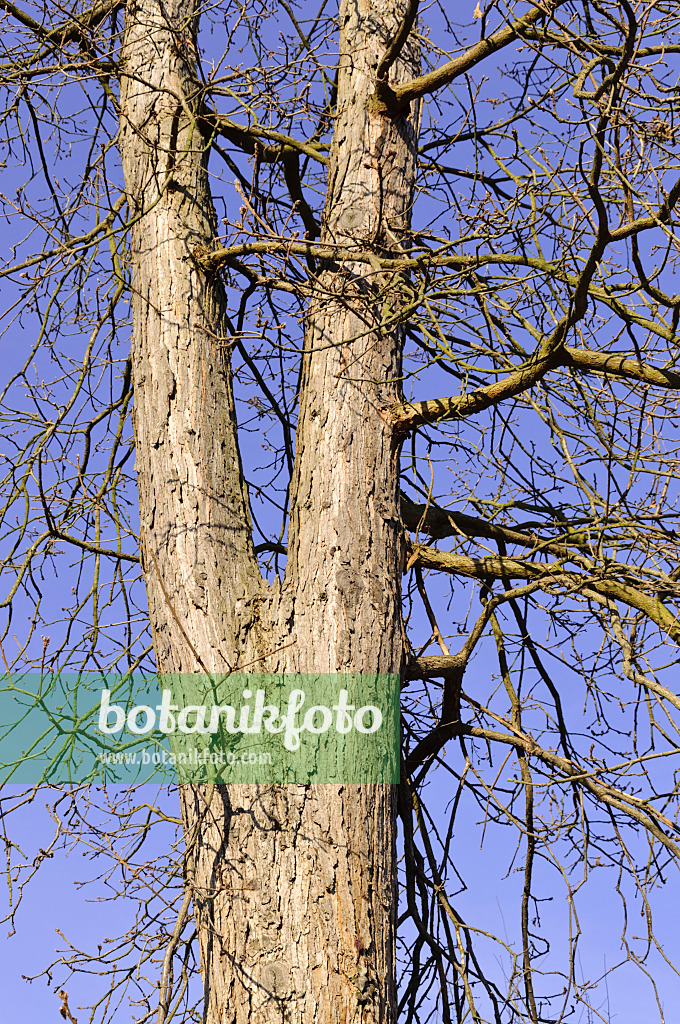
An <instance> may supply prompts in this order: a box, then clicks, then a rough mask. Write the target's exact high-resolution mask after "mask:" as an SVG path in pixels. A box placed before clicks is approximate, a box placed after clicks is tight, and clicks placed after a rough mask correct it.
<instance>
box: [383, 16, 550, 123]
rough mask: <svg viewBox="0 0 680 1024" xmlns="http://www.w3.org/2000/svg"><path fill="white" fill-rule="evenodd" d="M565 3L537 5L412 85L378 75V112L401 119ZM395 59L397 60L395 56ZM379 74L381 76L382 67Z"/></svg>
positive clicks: (413, 80)
mask: <svg viewBox="0 0 680 1024" xmlns="http://www.w3.org/2000/svg"><path fill="white" fill-rule="evenodd" d="M565 2H566V0H549V2H548V3H546V4H544V5H542V4H538V3H537V4H535V6H534V9H533V10H532V11H529V13H528V14H525V15H524V16H523V17H521V18H518V19H517V21H514V22H512V24H510V25H506V26H505V27H504V28H502V29H499V30H498V32H494V33H493V35H490V36H488V37H487V38H486V39H480V41H479V42H478V43H476V44H475V45H474V46H471V47H470V48H469V49H468V50H466V51H465V53H462V54H461V55H460V56H459V57H456V58H455V59H454V60H451V61H449V62H448V64H444V65H442V67H440V68H436V69H435V70H434V71H430V72H429V73H428V74H426V75H421V76H420V77H419V78H414V79H412V81H410V82H404V83H403V84H402V85H397V86H394V87H391V86H390V85H389V84H388V82H387V79H386V77H385V78H383V79H381V78H380V76H379V77H378V81H377V83H376V90H375V95H374V102H375V105H376V109H378V110H380V111H381V112H382V113H384V114H387V115H389V116H391V117H395V116H396V117H398V116H399V115H400V114H402V113H403V112H404V111H405V110H406V108H407V107H408V105H409V104H410V103H412V102H413V100H417V99H420V97H421V96H425V95H426V94H427V93H432V92H436V91H437V89H442V88H443V87H444V86H446V85H450V84H451V82H453V81H454V79H456V78H460V76H461V75H464V74H466V72H468V71H470V70H471V69H472V68H474V67H475V66H476V65H477V64H479V63H481V61H483V60H486V58H488V57H490V56H491V55H492V54H493V53H497V51H498V50H502V49H503V48H504V47H505V46H507V45H508V43H511V42H513V40H515V39H517V38H519V37H521V36H522V34H523V33H524V31H525V30H526V29H528V28H530V27H531V26H532V25H534V24H535V23H536V22H537V21H538V20H539V18H543V17H549V16H550V15H551V14H552V13H553V12H554V11H555V10H556V9H557V8H558V7H560V6H561V5H562V4H563V3H565ZM415 6H417V5H415ZM414 17H415V14H414ZM405 23H406V19H404V23H403V24H402V27H401V29H400V32H399V34H398V35H397V36H396V37H395V41H394V43H392V44H391V45H390V48H389V49H388V51H387V53H386V54H385V57H383V61H382V62H381V65H380V67H382V64H383V63H384V62H385V60H386V58H387V56H388V54H390V51H391V50H392V47H393V46H394V45H395V43H396V41H397V39H398V38H399V35H400V34H401V31H402V29H403V28H404V25H405ZM409 31H410V26H409ZM402 45H403V43H402ZM394 59H396V57H395V58H394ZM388 67H389V65H388ZM378 71H379V73H380V68H379V69H378Z"/></svg>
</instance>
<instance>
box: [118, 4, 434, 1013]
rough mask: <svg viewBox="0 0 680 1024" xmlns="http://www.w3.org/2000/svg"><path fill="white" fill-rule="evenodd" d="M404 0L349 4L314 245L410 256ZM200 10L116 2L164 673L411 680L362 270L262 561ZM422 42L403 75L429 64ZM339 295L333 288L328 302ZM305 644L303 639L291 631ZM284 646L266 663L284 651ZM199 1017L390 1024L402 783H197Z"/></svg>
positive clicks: (380, 395) (395, 370) (146, 490)
mask: <svg viewBox="0 0 680 1024" xmlns="http://www.w3.org/2000/svg"><path fill="white" fill-rule="evenodd" d="M402 13H403V12H402V10H401V4H400V3H398V2H396V0H379V2H374V3H362V4H355V3H351V2H345V0H343V2H342V3H341V7H340V28H341V41H340V44H341V70H340V76H339V85H338V116H337V124H336V130H335V137H334V142H333V147H332V152H331V160H330V173H329V188H328V197H327V202H326V209H325V215H324V218H323V223H322V241H330V240H335V241H342V242H347V241H351V242H360V243H361V245H362V247H363V248H364V249H365V248H366V246H369V247H376V248H379V249H380V250H381V251H384V250H385V249H386V248H395V249H396V248H398V246H399V239H400V235H401V233H402V232H403V230H404V229H405V228H406V227H408V222H409V213H410V201H411V188H412V181H413V172H414V168H415V148H416V126H415V123H414V117H413V115H412V114H411V113H409V115H408V116H407V117H401V118H398V119H396V120H391V119H389V118H387V117H384V116H383V115H381V114H380V113H378V112H377V111H376V110H375V104H374V103H373V102H372V96H373V94H374V92H375V73H376V69H377V67H378V65H379V62H380V59H381V57H382V54H383V53H384V51H385V48H386V46H387V45H388V44H389V41H390V39H391V38H392V36H393V35H394V34H395V32H396V30H397V28H398V25H399V23H400V20H401V16H402ZM193 15H194V5H193V0H170V2H168V3H165V4H164V6H163V7H162V13H161V6H160V4H159V2H158V0H136V2H135V3H133V4H130V5H128V8H127V11H126V36H125V48H124V61H125V63H124V69H125V70H124V78H123V83H122V98H121V103H122V117H121V152H122V157H123V166H124V171H125V176H126V182H127V189H128V193H129V195H130V200H131V203H132V206H133V210H134V211H135V212H137V213H139V215H140V219H139V220H138V222H137V223H136V225H135V227H134V229H133V262H134V280H133V287H134V292H133V296H134V298H133V318H134V336H133V364H134V383H135V403H136V414H135V431H136V442H137V470H138V475H139V488H140V512H141V525H142V551H143V564H144V569H145V573H146V582H147V592H148V595H149V608H150V614H151V621H152V625H153V630H154V639H155V644H156V654H157V659H158V664H159V668H161V669H163V670H165V671H205V670H208V671H216V670H224V669H225V668H226V669H228V668H230V667H234V666H235V665H237V664H238V663H241V664H243V663H245V662H247V661H250V660H252V659H253V658H259V659H262V660H261V661H260V662H259V663H258V664H257V666H256V669H257V670H259V671H263V670H266V671H289V672H290V671H303V672H372V673H377V672H383V673H384V672H399V671H400V670H401V667H402V637H401V624H400V611H399V586H400V576H401V567H402V564H403V542H402V537H401V527H400V520H399V513H398V504H397V501H398V476H397V456H398V452H397V450H396V447H395V444H394V439H393V436H392V429H391V425H390V424H391V420H390V417H389V415H388V410H389V409H390V408H391V406H392V405H393V404H394V402H395V401H396V400H397V399H398V398H399V383H398V381H399V375H400V355H401V336H400V333H399V331H391V332H389V331H388V332H381V331H376V330H375V327H376V325H377V324H379V323H380V320H381V317H382V315H383V312H384V310H383V305H382V301H381V302H377V301H376V298H375V292H376V290H377V286H378V285H379V284H382V285H384V284H385V282H384V281H383V282H378V281H377V280H376V279H375V276H372V272H371V271H370V268H369V271H368V273H367V269H366V266H365V264H356V265H351V264H350V265H348V266H346V267H345V268H343V270H342V272H341V273H340V274H338V273H337V272H335V273H332V272H331V271H326V272H323V273H322V274H321V278H320V281H321V283H320V288H319V299H318V301H314V302H313V303H312V306H311V308H310V312H309V323H308V331H307V339H306V346H305V347H306V352H305V356H304V367H303V387H302V392H301V406H300V420H299V427H298V432H297V438H296V462H295V471H294V480H293V487H292V503H291V508H292V511H291V520H290V528H289V559H288V566H287V569H286V573H285V577H284V580H283V582H282V583H281V584H278V583H277V584H276V585H275V586H274V587H271V588H270V587H269V586H268V585H267V584H266V583H265V582H263V580H262V579H261V577H260V575H259V571H258V569H257V565H256V560H255V556H254V552H253V546H252V539H251V535H250V524H249V516H248V502H247V494H246V489H245V485H244V482H243V477H242V473H241V466H240V460H239V455H238V445H237V437H236V424H235V416H234V403H233V396H232V389H231V381H230V374H229V363H228V356H227V355H226V350H225V348H224V347H221V346H220V343H219V340H218V339H219V338H220V336H221V335H223V334H224V326H223V322H222V321H223V311H224V302H225V298H224V294H223V291H222V288H221V285H220V282H219V280H218V278H217V277H216V276H211V275H205V274H203V273H202V272H201V271H200V269H199V268H198V265H197V263H196V262H195V261H194V260H193V259H192V252H196V251H198V252H200V251H201V250H206V249H209V248H210V247H211V245H212V240H213V237H214V214H213V209H212V203H211V200H210V193H209V188H208V181H207V176H206V170H205V164H206V159H205V152H204V147H205V140H204V139H202V138H201V135H200V132H199V130H198V127H197V125H196V123H195V122H194V121H193V114H192V103H191V94H192V91H193V85H194V79H193V61H194V59H195V49H194V46H193V42H192V38H191V32H192V28H193V25H192V20H191V19H192V17H193ZM417 71H418V68H417V66H416V58H415V56H414V55H413V53H411V52H410V51H409V55H408V56H407V57H404V58H401V59H400V60H399V61H397V63H396V64H395V65H394V67H393V69H392V72H391V75H392V80H393V81H394V82H395V83H397V84H398V83H399V82H400V81H404V80H406V79H408V78H410V77H412V76H413V74H416V73H417ZM340 291H342V292H343V293H344V296H343V298H342V299H337V300H334V301H329V296H332V295H336V294H338V292H340ZM293 641H294V642H293ZM291 643H292V646H288V647H286V649H285V651H282V652H280V653H279V654H274V653H273V652H275V651H277V649H278V648H280V647H282V646H283V645H284V644H291ZM182 806H183V814H184V819H185V826H186V832H187V837H188V839H189V858H188V871H187V879H188V882H189V884H191V885H192V886H193V895H194V901H195V906H196V913H197V922H198V932H199V944H200V948H201V961H202V971H203V977H204V983H205V1019H206V1021H208V1022H209V1024H217V1022H219V1024H226V1022H234V1024H237V1022H238V1024H243V1022H245V1021H249V1022H250V1021H258V1022H259V1021H262V1022H265V1021H266V1022H269V1021H275V1020H276V1021H279V1020H284V1019H285V1020H286V1022H289V1024H295V1022H298V1021H299V1022H300V1024H301V1022H302V1021H305V1022H309V1021H345V1020H350V1019H352V1020H357V1019H362V1020H366V1021H369V1020H371V1021H381V1022H390V1021H392V1020H393V1019H394V1016H395V982H394V933H395V921H396V885H395V830H396V824H395V793H394V790H393V789H392V787H389V786H378V785H372V786H345V787H342V786H306V787H303V786H295V787H293V786H286V787H269V788H265V787H260V788H256V787H246V786H229V787H214V788H211V789H209V788H201V787H188V786H187V787H183V790H182Z"/></svg>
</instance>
